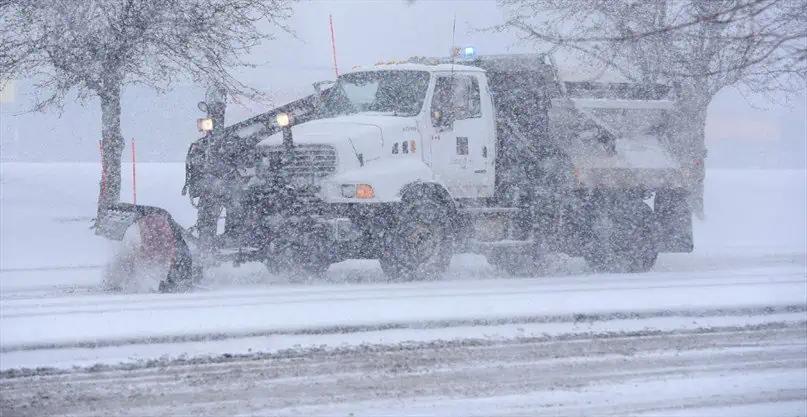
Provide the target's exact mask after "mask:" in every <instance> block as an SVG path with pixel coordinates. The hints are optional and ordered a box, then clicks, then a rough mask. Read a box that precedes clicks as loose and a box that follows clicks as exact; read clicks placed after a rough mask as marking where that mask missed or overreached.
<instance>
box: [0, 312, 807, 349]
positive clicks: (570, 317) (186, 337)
mask: <svg viewBox="0 0 807 417" xmlns="http://www.w3.org/2000/svg"><path fill="white" fill-rule="evenodd" d="M804 312H807V305H782V306H757V307H738V308H723V309H678V310H659V311H643V312H626V311H615V312H605V313H602V312H600V313H580V314H561V315H538V316H521V317H506V318H476V319H459V320H427V321H408V322H407V321H398V322H386V323H374V324H368V325H338V326H323V327H306V328H297V329H278V328H274V329H273V328H269V329H265V330H259V331H255V330H250V331H240V332H238V331H236V332H212V333H210V332H205V333H197V334H182V335H168V336H146V337H124V338H107V339H104V338H95V339H93V340H80V341H74V342H65V343H25V344H9V345H3V346H2V347H0V353H11V352H20V351H34V350H56V349H72V348H90V349H96V348H104V347H115V346H126V345H135V344H171V343H185V342H209V341H219V340H226V339H241V338H248V337H265V336H300V335H331V334H350V333H364V332H375V331H384V330H398V329H413V330H414V329H445V328H451V327H460V326H470V327H480V326H497V325H505V324H545V323H581V322H586V323H591V322H607V321H612V320H626V319H627V320H647V319H652V318H667V317H684V318H709V317H748V316H772V315H776V314H784V313H804ZM778 325H782V324H781V323H779V324H778ZM651 333H652V331H648V334H651Z"/></svg>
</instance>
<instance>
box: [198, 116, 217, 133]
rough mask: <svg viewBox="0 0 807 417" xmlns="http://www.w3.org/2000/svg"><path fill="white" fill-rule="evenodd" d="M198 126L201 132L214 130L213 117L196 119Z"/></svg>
mask: <svg viewBox="0 0 807 417" xmlns="http://www.w3.org/2000/svg"><path fill="white" fill-rule="evenodd" d="M196 127H197V128H198V129H199V131H200V132H209V131H211V130H213V119H211V118H209V117H205V118H202V119H196Z"/></svg>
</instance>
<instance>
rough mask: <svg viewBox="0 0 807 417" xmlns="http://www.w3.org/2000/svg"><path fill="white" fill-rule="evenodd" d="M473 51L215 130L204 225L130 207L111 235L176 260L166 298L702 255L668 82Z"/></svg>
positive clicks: (201, 205) (112, 216)
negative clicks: (366, 265)
mask: <svg viewBox="0 0 807 417" xmlns="http://www.w3.org/2000/svg"><path fill="white" fill-rule="evenodd" d="M464 52H468V53H467V55H468V56H467V57H464V58H463V57H460V58H456V57H454V58H412V59H409V60H407V61H405V62H396V63H387V64H380V65H375V66H372V67H367V68H355V69H354V70H353V71H351V72H349V73H345V74H342V75H340V76H339V77H338V78H337V79H336V81H335V82H328V83H317V84H315V88H316V91H315V93H314V94H312V95H310V96H308V97H304V98H302V99H300V100H297V101H294V102H291V103H289V104H286V105H284V106H281V107H278V108H276V109H274V110H272V111H269V112H267V113H264V114H260V115H258V116H256V117H253V118H251V119H248V120H244V121H242V122H240V123H236V124H233V125H231V126H228V127H226V128H222V129H221V130H219V131H218V132H216V131H213V132H212V133H209V134H208V135H206V136H205V137H203V138H201V139H199V140H198V141H196V142H194V143H193V144H192V145H191V147H190V150H189V152H188V158H187V162H186V184H185V189H184V190H183V192H187V193H188V194H189V196H190V198H191V201H192V202H193V203H194V204H195V205H196V206H197V208H198V210H199V221H198V222H197V224H196V226H195V227H194V228H191V229H183V228H182V227H180V226H179V225H177V224H176V223H175V222H174V221H173V219H172V218H171V216H170V215H169V214H168V213H167V212H165V211H164V210H162V209H159V208H155V207H144V206H134V205H130V204H118V205H115V206H112V207H109V208H108V210H106V211H104V212H103V214H102V215H101V216H99V219H98V221H97V233H98V234H100V235H103V236H106V237H108V238H111V239H121V238H122V236H123V235H124V233H125V231H126V229H127V228H130V227H132V226H135V225H137V226H139V227H140V234H141V236H142V239H141V244H142V245H144V246H151V249H150V250H146V251H145V252H146V253H161V254H163V257H164V258H165V259H164V262H167V263H168V272H167V276H166V278H165V280H164V282H163V283H162V284H161V289H164V290H174V289H179V288H187V285H188V283H190V282H192V281H193V280H195V279H198V278H199V277H200V276H201V274H202V269H203V268H204V267H206V266H209V265H215V264H217V263H219V262H234V263H235V264H240V263H243V262H263V263H264V264H266V265H267V267H268V268H269V269H271V270H273V271H284V272H285V273H287V274H289V276H292V277H312V276H317V275H318V274H321V273H322V272H324V271H325V270H326V269H327V268H328V267H329V265H331V264H333V263H336V262H340V261H343V260H346V259H356V258H358V259H378V261H379V262H380V264H381V268H382V269H383V271H384V273H385V274H386V275H387V276H389V277H390V278H392V279H396V280H414V279H430V278H435V277H438V276H439V275H440V274H441V273H442V272H444V271H445V270H446V269H447V268H448V266H449V263H450V260H451V257H452V255H453V254H455V253H462V252H473V253H479V254H483V255H484V256H486V258H487V260H488V262H489V263H491V264H492V265H494V266H496V267H498V268H501V269H502V270H504V271H507V272H508V273H511V274H529V273H535V272H536V271H540V268H541V266H542V264H543V263H544V262H545V260H546V258H547V255H549V254H557V253H562V254H566V255H569V256H573V257H583V258H584V259H585V261H586V262H587V263H588V265H589V266H590V268H591V269H592V270H594V271H604V272H642V271H647V270H649V269H651V268H652V267H653V265H654V263H655V262H656V258H657V256H658V254H659V253H661V252H690V251H692V249H693V240H692V215H691V210H690V207H689V206H688V204H687V190H686V187H685V186H684V183H683V179H682V172H681V168H680V163H679V162H678V161H676V160H675V158H674V157H673V156H672V155H673V154H674V153H673V152H672V150H674V147H675V146H676V138H675V136H674V132H671V131H669V129H668V127H667V126H668V123H667V120H668V110H669V109H670V108H671V103H672V102H671V101H670V99H669V98H670V95H671V94H674V92H673V91H671V89H670V88H669V87H667V86H665V85H658V84H636V83H628V82H613V81H610V82H603V81H597V80H590V79H588V80H574V79H569V78H567V77H564V76H563V75H562V73H561V71H559V69H558V68H557V66H556V65H554V64H553V61H552V60H551V59H549V58H548V57H547V56H544V55H537V54H536V55H530V54H527V55H498V56H475V55H473V53H472V51H469V50H468V49H466V50H464ZM461 55H462V54H461ZM200 104H201V105H202V108H204V107H205V106H204V103H200ZM222 214H223V216H222ZM222 218H223V221H222ZM221 223H223V225H222V224H221ZM155 246H156V248H155ZM166 247H168V248H169V249H167V250H166V249H165V248H166ZM166 254H167V255H166Z"/></svg>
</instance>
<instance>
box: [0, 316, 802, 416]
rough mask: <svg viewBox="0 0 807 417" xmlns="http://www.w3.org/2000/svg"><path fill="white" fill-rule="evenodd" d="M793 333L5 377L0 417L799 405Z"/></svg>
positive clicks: (479, 346)
mask: <svg viewBox="0 0 807 417" xmlns="http://www.w3.org/2000/svg"><path fill="white" fill-rule="evenodd" d="M805 330H807V327H805V325H804V323H802V324H800V325H797V326H790V327H786V328H778V329H777V328H769V327H767V328H744V329H733V330H730V329H726V331H725V332H708V331H707V332H703V331H700V332H687V333H680V332H671V333H662V334H657V335H610V336H608V337H603V336H601V335H596V336H593V337H587V338H583V337H581V338H576V339H558V338H555V339H539V338H533V339H520V340H509V341H475V340H464V341H457V342H453V343H451V342H449V343H446V342H440V343H422V344H409V345H406V344H404V345H381V346H359V347H355V348H347V349H310V350H304V351H290V352H282V353H278V354H273V355H260V354H256V355H244V356H229V357H227V356H222V357H216V358H207V359H184V360H157V361H154V362H152V363H148V364H141V365H140V366H129V367H127V366H110V367H93V368H84V369H73V370H67V371H59V372H53V371H49V370H40V371H36V370H30V371H28V372H27V373H21V372H17V373H9V372H6V373H2V374H0V391H2V392H3V393H4V395H3V397H2V400H0V414H3V415H20V416H25V415H37V416H39V415H54V414H59V415H62V414H70V415H109V414H110V413H114V414H129V415H158V414H196V415H199V414H217V415H233V414H258V415H277V414H284V415H285V414H294V415H321V414H329V415H334V414H339V415H347V414H349V413H357V414H365V413H366V414H372V415H377V414H381V413H384V412H386V413H389V412H390V411H393V412H394V413H395V414H424V413H429V414H462V415H472V414H476V415H492V414H519V415H524V414H538V413H541V414H563V415H568V414H575V415H576V414H591V413H592V412H594V411H595V410H596V412H597V413H605V414H613V415H626V414H637V413H638V412H652V411H654V410H667V411H669V410H673V409H680V408H684V407H692V408H696V407H708V406H721V405H735V404H760V403H766V402H782V403H784V402H793V401H802V403H803V400H804V398H805V394H804V392H805V389H807V382H805V380H804V378H803V375H804V372H805V370H807V358H805V356H804V351H805V347H807V346H805V342H806V341H805V339H804V338H803V335H804V332H805ZM661 413H662V414H663V413H664V411H661ZM693 414H697V412H695V413H693Z"/></svg>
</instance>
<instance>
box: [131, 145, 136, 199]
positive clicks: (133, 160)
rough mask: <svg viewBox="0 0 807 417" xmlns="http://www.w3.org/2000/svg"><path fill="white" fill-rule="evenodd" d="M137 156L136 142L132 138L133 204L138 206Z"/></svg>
mask: <svg viewBox="0 0 807 417" xmlns="http://www.w3.org/2000/svg"><path fill="white" fill-rule="evenodd" d="M135 155H136V154H135V140H134V138H132V204H137V168H136V165H137V159H136V158H135Z"/></svg>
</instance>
